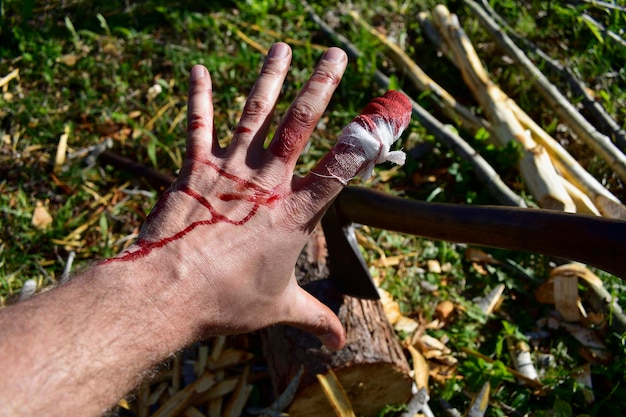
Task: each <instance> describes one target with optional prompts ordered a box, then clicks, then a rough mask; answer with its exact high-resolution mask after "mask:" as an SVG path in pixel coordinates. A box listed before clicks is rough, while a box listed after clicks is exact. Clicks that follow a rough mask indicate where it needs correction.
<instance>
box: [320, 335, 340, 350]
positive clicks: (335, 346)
mask: <svg viewBox="0 0 626 417" xmlns="http://www.w3.org/2000/svg"><path fill="white" fill-rule="evenodd" d="M319 338H320V341H321V342H322V343H323V344H324V346H326V347H327V348H328V349H331V350H339V349H341V348H342V347H343V346H342V343H341V340H340V339H339V338H338V337H337V335H336V334H334V333H326V334H323V335H321V336H320V337H319Z"/></svg>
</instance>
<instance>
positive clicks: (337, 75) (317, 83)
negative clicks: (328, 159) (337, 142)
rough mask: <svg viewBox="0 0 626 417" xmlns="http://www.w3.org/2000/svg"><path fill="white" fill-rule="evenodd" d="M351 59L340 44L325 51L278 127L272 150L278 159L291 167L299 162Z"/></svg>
mask: <svg viewBox="0 0 626 417" xmlns="http://www.w3.org/2000/svg"><path fill="white" fill-rule="evenodd" d="M347 62H348V59H347V56H346V53H345V52H344V51H342V50H341V49H339V48H330V49H329V50H328V51H326V52H325V53H324V55H323V56H322V59H321V60H320V62H319V64H318V65H317V67H316V68H315V70H314V72H313V74H312V75H311V78H309V81H307V83H306V85H305V86H304V87H303V88H302V90H301V91H300V93H299V94H298V96H297V97H296V99H295V100H294V102H293V103H292V104H291V106H290V107H289V110H287V113H286V114H285V117H284V118H283V119H282V121H281V122H280V125H279V126H278V128H277V129H276V133H275V134H274V138H273V140H272V143H271V144H270V146H269V150H270V152H271V154H272V155H274V156H275V157H276V159H277V160H278V161H281V162H282V163H284V164H286V165H288V166H290V167H293V166H295V164H296V161H297V160H298V157H299V156H300V153H301V152H302V150H303V149H304V146H305V145H306V142H307V140H308V139H309V136H310V135H311V132H313V129H315V126H316V125H317V122H318V121H319V119H320V117H322V114H323V113H324V110H325V109H326V106H327V105H328V103H329V102H330V99H331V97H332V94H333V93H334V91H335V89H336V88H337V85H339V82H340V81H341V77H342V76H343V73H344V71H345V69H346V65H347Z"/></svg>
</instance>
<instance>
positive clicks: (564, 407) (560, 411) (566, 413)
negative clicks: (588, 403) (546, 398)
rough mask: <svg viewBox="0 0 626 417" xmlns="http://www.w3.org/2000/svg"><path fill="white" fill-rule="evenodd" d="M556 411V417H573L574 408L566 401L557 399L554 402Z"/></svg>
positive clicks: (553, 408)
mask: <svg viewBox="0 0 626 417" xmlns="http://www.w3.org/2000/svg"><path fill="white" fill-rule="evenodd" d="M552 410H553V411H554V417H572V415H573V414H572V406H571V405H569V403H567V402H566V401H563V400H561V399H560V398H557V399H556V400H555V401H554V406H553V407H552Z"/></svg>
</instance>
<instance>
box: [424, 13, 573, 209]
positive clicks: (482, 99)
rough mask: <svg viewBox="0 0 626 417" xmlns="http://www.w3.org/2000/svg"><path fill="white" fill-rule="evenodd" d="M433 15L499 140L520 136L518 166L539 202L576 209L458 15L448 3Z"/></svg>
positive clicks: (543, 152)
mask: <svg viewBox="0 0 626 417" xmlns="http://www.w3.org/2000/svg"><path fill="white" fill-rule="evenodd" d="M433 19H434V23H435V26H437V28H438V29H439V31H440V33H441V34H442V37H443V38H444V40H445V41H446V43H447V44H448V47H449V48H450V49H451V50H452V52H453V54H454V59H455V60H456V63H457V65H458V67H459V69H460V70H461V74H462V75H463V79H464V80H465V83H466V84H467V85H468V86H469V87H470V89H471V90H472V93H473V94H474V96H475V97H476V99H477V100H478V102H479V103H480V105H481V106H482V108H483V109H484V111H485V114H486V115H487V118H488V120H489V122H490V123H491V126H492V131H493V132H494V134H495V136H496V138H497V140H498V141H499V143H500V144H501V145H506V144H507V143H508V142H509V141H512V140H517V141H518V142H519V143H521V144H522V147H523V150H524V154H523V156H522V158H521V160H520V161H519V170H520V172H521V173H522V176H523V177H524V179H525V181H526V184H527V186H528V188H529V190H530V191H531V193H532V194H533V196H534V197H535V199H536V200H537V202H538V203H539V205H540V206H541V207H543V208H549V209H554V210H562V211H568V212H573V211H575V206H574V202H573V201H572V199H571V198H570V196H569V195H568V194H567V192H566V191H565V189H564V187H563V186H562V184H561V182H560V180H559V179H558V175H557V173H556V170H555V169H554V166H553V165H552V163H551V162H550V159H549V157H548V155H547V153H546V151H545V149H543V147H541V146H539V145H537V144H536V143H535V142H534V141H533V140H532V137H531V135H530V134H529V132H528V131H527V130H525V129H524V128H523V127H522V125H521V124H520V123H519V121H518V120H517V118H516V117H515V115H514V114H513V112H512V111H511V110H510V109H509V106H508V105H507V104H506V100H507V99H508V97H507V96H506V94H504V92H503V91H502V90H501V89H500V88H499V87H498V86H496V85H495V84H494V83H493V82H492V81H491V79H490V78H489V75H488V74H487V72H486V71H485V69H484V67H483V66H482V64H481V62H480V59H479V58H478V55H477V54H476V51H475V50H474V48H473V46H472V44H471V42H470V40H469V38H468V37H467V35H466V34H465V32H464V31H463V29H462V28H461V26H460V24H459V21H458V18H457V17H456V15H452V14H450V12H449V11H448V9H447V8H446V7H445V6H443V5H438V6H437V7H435V9H434V10H433Z"/></svg>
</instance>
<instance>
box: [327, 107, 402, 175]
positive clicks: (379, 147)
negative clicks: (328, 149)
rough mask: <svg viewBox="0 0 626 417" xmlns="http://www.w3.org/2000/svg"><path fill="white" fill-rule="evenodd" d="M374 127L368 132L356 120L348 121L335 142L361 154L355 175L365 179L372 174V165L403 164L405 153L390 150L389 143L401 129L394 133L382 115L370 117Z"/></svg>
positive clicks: (391, 143)
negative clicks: (388, 162)
mask: <svg viewBox="0 0 626 417" xmlns="http://www.w3.org/2000/svg"><path fill="white" fill-rule="evenodd" d="M372 122H374V123H375V125H376V128H375V129H374V131H373V132H371V133H370V132H369V131H368V130H367V129H366V128H364V127H363V126H362V125H361V124H360V123H358V122H357V121H353V122H350V123H349V124H348V125H347V126H346V127H344V128H343V130H342V131H341V134H340V135H339V138H338V139H337V144H342V145H344V146H349V147H352V148H354V151H355V152H359V151H360V152H361V153H362V154H363V158H364V161H363V163H362V166H361V168H360V170H359V171H358V172H357V173H356V175H355V176H358V177H361V178H362V179H364V180H366V179H368V178H369V177H371V176H372V172H373V171H374V166H375V165H376V164H381V163H383V162H387V161H391V162H393V163H394V164H397V165H404V162H405V161H406V154H405V153H404V152H402V151H390V148H391V145H393V143H394V142H395V141H397V140H398V138H399V137H400V135H401V134H402V131H400V132H398V135H397V136H396V135H395V134H394V128H393V126H392V125H391V123H389V122H388V121H387V120H385V119H383V118H382V117H378V118H372Z"/></svg>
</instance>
